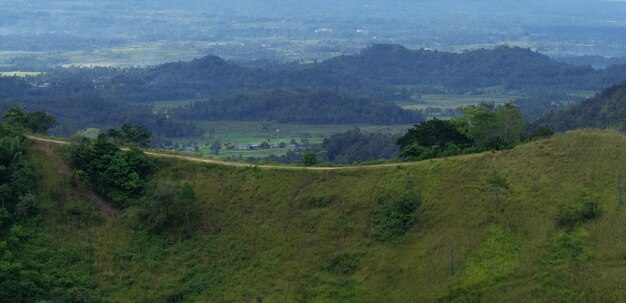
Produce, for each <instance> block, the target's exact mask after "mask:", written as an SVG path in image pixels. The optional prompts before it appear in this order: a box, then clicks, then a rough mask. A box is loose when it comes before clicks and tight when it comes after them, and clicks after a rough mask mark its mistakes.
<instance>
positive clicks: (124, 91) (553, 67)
mask: <svg viewBox="0 0 626 303" xmlns="http://www.w3.org/2000/svg"><path fill="white" fill-rule="evenodd" d="M79 71H80V70H79ZM84 72H85V73H88V72H89V71H84ZM49 77H55V73H54V72H52V73H51V75H49ZM57 78H58V77H57ZM625 79H626V65H615V66H611V67H609V68H606V69H602V70H595V69H593V68H592V67H591V66H576V65H570V64H566V63H562V62H557V61H554V60H552V59H550V58H549V57H547V56H545V55H542V54H539V53H537V52H533V51H531V50H529V49H522V48H517V47H506V46H501V47H498V48H495V49H480V50H473V51H465V52H462V53H447V52H439V51H431V50H424V49H421V50H410V49H407V48H405V47H403V46H400V45H386V44H379V45H374V46H371V47H369V48H367V49H364V50H363V51H362V52H361V53H359V54H356V55H344V56H339V57H335V58H332V59H328V60H326V61H323V62H320V63H312V64H290V65H287V66H285V67H284V68H281V69H263V68H251V67H243V66H241V65H238V64H236V63H233V62H228V61H225V60H223V59H221V58H219V57H217V56H213V55H209V56H206V57H203V58H199V59H195V60H193V61H189V62H174V63H166V64H162V65H158V66H154V67H149V68H133V69H125V70H117V71H116V72H114V73H112V75H111V76H109V77H104V79H100V81H98V85H99V88H100V90H103V91H106V93H107V94H110V95H113V96H116V97H117V98H118V99H120V100H126V101H154V100H166V99H185V98H193V97H198V96H215V95H221V94H226V93H233V92H237V93H241V92H249V91H257V90H268V89H279V88H313V89H315V88H328V87H332V88H335V89H341V90H342V91H344V92H345V93H349V94H352V95H360V96H363V95H367V96H373V97H376V98H379V99H389V98H397V96H398V94H401V93H402V92H403V91H402V89H399V88H397V86H412V89H413V90H415V91H417V92H428V91H432V90H437V91H440V92H448V93H467V92H473V93H480V92H481V91H483V90H484V89H487V88H491V87H500V88H501V89H505V90H518V91H519V90H522V91H524V90H537V89H549V90H555V91H567V90H598V89H601V88H603V87H606V86H608V85H611V84H613V83H616V82H619V81H623V80H625Z"/></svg>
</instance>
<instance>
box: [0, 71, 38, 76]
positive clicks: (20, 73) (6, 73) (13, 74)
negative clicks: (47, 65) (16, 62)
mask: <svg viewBox="0 0 626 303" xmlns="http://www.w3.org/2000/svg"><path fill="white" fill-rule="evenodd" d="M39 75H41V73H39V72H0V77H30V76H39Z"/></svg>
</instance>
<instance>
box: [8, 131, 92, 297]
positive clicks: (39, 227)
mask: <svg viewBox="0 0 626 303" xmlns="http://www.w3.org/2000/svg"><path fill="white" fill-rule="evenodd" d="M49 163H50V162H49V160H48V159H46V158H45V156H43V155H40V154H37V152H34V154H33V150H32V148H31V147H30V144H29V143H28V142H27V141H26V140H25V138H24V137H23V136H22V135H21V133H20V132H19V131H17V130H16V129H14V128H13V127H11V126H8V125H7V124H3V125H0V202H1V204H0V301H2V302H101V297H100V296H99V295H98V294H97V292H96V291H95V290H94V288H95V284H94V283H95V282H94V279H93V278H94V277H93V276H92V275H91V274H90V273H89V272H90V270H89V268H90V265H89V263H90V261H89V257H88V255H89V254H88V251H86V250H85V249H86V248H87V247H86V246H82V244H84V243H82V242H81V243H72V242H69V241H68V242H63V240H61V242H59V240H60V239H63V237H65V236H66V235H63V233H65V232H66V231H68V232H69V230H66V228H70V229H74V230H75V229H76V228H80V229H84V228H87V226H94V224H96V225H97V222H98V218H97V216H94V215H93V214H90V213H89V211H87V210H88V209H90V206H89V204H85V203H84V201H82V200H80V199H77V197H76V196H75V195H72V193H71V192H69V191H67V190H68V188H67V186H68V185H69V183H68V182H67V179H65V178H63V177H60V178H59V177H56V180H54V181H52V180H49V179H48V182H52V183H48V182H43V181H42V178H43V177H42V174H43V171H42V166H44V165H46V164H49ZM59 209H61V210H60V211H59Z"/></svg>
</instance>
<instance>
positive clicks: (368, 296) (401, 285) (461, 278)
mask: <svg viewBox="0 0 626 303" xmlns="http://www.w3.org/2000/svg"><path fill="white" fill-rule="evenodd" d="M40 156H41V157H42V160H39V161H38V162H37V165H38V166H37V170H38V171H40V172H41V173H40V174H41V175H42V179H41V180H42V182H44V183H46V182H52V180H56V178H57V175H56V174H55V171H54V170H53V169H50V168H46V167H50V166H51V165H52V164H50V162H49V161H45V155H40ZM625 159H626V136H624V135H623V134H620V133H617V132H609V131H576V132H571V133H567V134H564V135H559V136H555V137H553V138H551V139H548V140H544V141H537V142H534V143H530V144H526V145H521V146H518V147H517V148H515V149H514V150H512V151H507V152H502V153H494V154H492V153H485V154H479V155H471V156H463V157H455V158H449V159H440V160H430V161H424V162H419V163H415V164H413V165H409V166H397V167H395V166H391V167H373V168H363V169H357V170H346V171H340V170H339V171H307V170H289V171H285V170H271V169H269V170H259V169H255V168H234V167H224V166H219V165H201V164H194V163H188V162H184V161H180V160H171V159H170V160H168V159H161V160H158V161H159V164H158V166H159V167H160V172H159V173H158V174H157V175H156V176H155V177H154V185H155V189H158V190H160V191H162V190H163V189H167V188H169V187H171V186H172V185H174V184H179V185H180V184H183V183H187V184H189V185H190V186H191V188H192V189H193V191H194V192H195V196H196V197H197V204H195V205H194V206H193V207H192V208H191V211H190V212H187V214H188V215H189V216H188V217H187V220H185V216H182V217H180V221H176V220H174V221H172V222H170V225H166V226H161V228H160V229H155V225H154V224H153V223H154V222H155V221H154V220H152V219H151V220H152V221H151V220H147V219H146V218H154V215H156V214H159V213H161V212H163V213H166V211H168V212H169V213H170V214H172V213H175V212H176V209H177V207H178V206H177V204H172V205H171V206H168V207H165V206H164V205H163V204H159V203H158V201H157V200H153V199H155V198H154V197H158V195H156V196H152V197H153V198H150V199H148V201H146V202H145V204H143V203H138V204H137V206H135V207H132V208H130V209H128V210H126V213H125V214H124V216H123V217H122V218H119V219H114V218H101V219H99V220H94V221H85V220H79V221H76V222H81V224H75V223H72V222H70V221H68V222H65V223H63V222H58V221H50V220H45V222H47V223H46V224H47V225H46V226H47V227H46V228H47V229H43V230H42V232H44V230H45V232H46V233H50V234H51V235H54V234H57V233H58V232H63V233H64V236H63V237H62V238H61V239H60V242H59V241H57V242H54V243H57V244H63V243H65V244H69V243H72V239H76V242H75V243H76V245H79V246H80V247H82V248H81V249H82V250H83V251H85V252H88V253H84V254H83V253H80V254H77V255H75V256H76V258H78V259H79V260H81V262H80V263H77V264H89V265H88V266H89V272H91V277H92V278H93V280H94V283H93V284H92V286H93V289H94V290H95V291H97V293H98V294H99V295H100V296H102V297H103V298H106V299H105V301H112V302H118V301H150V302H196V301H206V302H250V301H252V302H305V301H306V302H433V301H442V302H456V301H463V302H466V301H481V300H482V301H485V302H493V301H504V302H528V301H534V302H572V301H586V302H592V301H624V300H626V292H624V290H623V280H624V278H625V275H624V272H626V261H625V260H626V243H624V242H623V241H622V239H624V238H625V237H626V229H623V228H619V226H621V225H622V223H623V222H625V220H626V213H625V212H624V211H623V208H622V207H618V205H617V199H616V192H617V176H618V174H621V173H624V172H626V160H625ZM42 170H43V171H42ZM44 172H45V173H44ZM494 174H496V175H497V176H498V177H499V178H500V179H504V180H505V181H506V182H504V183H506V184H508V186H501V187H494V185H493V184H496V183H497V182H496V183H494V182H492V181H490V180H492V179H493V176H494ZM54 184H55V185H56V188H49V189H42V190H44V191H49V192H50V193H57V195H58V192H64V191H71V188H70V185H69V184H68V183H66V184H65V185H64V184H63V182H61V183H59V182H55V183H54ZM498 184H499V183H498ZM496 189H497V190H498V196H499V201H498V202H496V198H495V190H496ZM417 196H419V198H416V197H417ZM51 197H54V195H52V196H51ZM63 197H65V199H67V198H68V197H69V196H67V195H63ZM407 199H409V200H411V201H413V202H417V203H416V204H411V205H412V206H411V207H401V208H394V207H393V205H395V204H394V203H395V202H398V201H401V202H402V201H406V200H407ZM58 203H61V202H60V201H59V202H58ZM66 203H68V202H66ZM74 203H79V202H74ZM82 203H88V202H82ZM390 203H391V204H390ZM165 205H169V204H165ZM390 205H391V206H390ZM401 205H405V206H406V204H401ZM42 207H43V208H44V209H47V212H43V213H44V214H47V215H46V216H51V215H52V214H59V216H60V215H61V214H64V213H67V214H69V213H71V209H67V207H65V208H61V209H57V208H56V206H54V205H44V206H42ZM389 207H391V208H389ZM81 209H87V206H82V207H81ZM390 209H391V210H394V209H395V210H397V211H399V213H400V214H401V215H402V214H405V215H406V214H408V217H407V216H397V212H394V211H391V212H390V211H389V210H390ZM188 210H189V208H188ZM92 212H93V211H92ZM184 213H185V212H184V211H183V212H182V214H184ZM85 214H86V213H85ZM81 218H82V217H81ZM407 218H408V219H409V220H408V221H406V220H405V219H407ZM397 221H399V222H402V223H406V224H402V225H397V224H395V223H393V222H396V223H397ZM176 222H178V223H176ZM409 223H413V224H409ZM70 226H71V228H70ZM400 227H401V228H400ZM48 230H49V231H48ZM405 230H406V234H402V231H405ZM383 234H386V235H387V236H384V237H383V236H381V235H383ZM41 245H43V244H41ZM76 245H74V246H76ZM452 247H454V255H455V256H454V257H455V260H454V264H455V272H454V274H453V275H451V273H450V263H451V260H450V259H451V257H450V255H451V248H452ZM82 266H87V265H82Z"/></svg>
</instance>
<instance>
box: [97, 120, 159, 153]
mask: <svg viewBox="0 0 626 303" xmlns="http://www.w3.org/2000/svg"><path fill="white" fill-rule="evenodd" d="M106 134H107V136H108V137H109V138H111V139H113V140H114V141H116V142H119V143H124V144H131V145H137V146H142V147H145V146H148V143H150V137H151V136H152V133H150V132H149V131H148V130H146V129H145V128H143V127H142V126H140V125H135V126H132V125H130V124H124V125H122V127H121V128H120V129H119V130H117V129H114V128H109V130H107V133H106Z"/></svg>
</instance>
